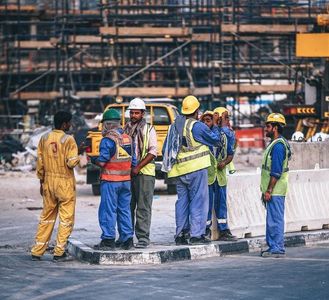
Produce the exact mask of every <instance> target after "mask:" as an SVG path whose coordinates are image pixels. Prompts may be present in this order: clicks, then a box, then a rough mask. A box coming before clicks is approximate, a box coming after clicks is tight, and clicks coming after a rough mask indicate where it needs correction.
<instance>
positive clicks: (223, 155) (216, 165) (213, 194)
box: [204, 107, 237, 241]
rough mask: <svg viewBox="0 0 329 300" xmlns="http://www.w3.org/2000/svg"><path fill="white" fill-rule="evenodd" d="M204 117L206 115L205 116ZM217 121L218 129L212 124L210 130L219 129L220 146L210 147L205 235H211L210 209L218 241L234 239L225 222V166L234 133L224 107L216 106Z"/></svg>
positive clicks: (232, 145)
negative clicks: (210, 161) (214, 220)
mask: <svg viewBox="0 0 329 300" xmlns="http://www.w3.org/2000/svg"><path fill="white" fill-rule="evenodd" d="M205 117H206V116H205ZM205 117H204V118H205ZM216 123H218V124H219V126H218V129H217V127H216V126H213V129H212V130H214V129H215V130H219V134H220V138H221V142H222V146H221V147H218V148H213V147H212V148H211V149H210V150H211V160H212V165H211V167H210V168H209V169H208V184H209V211H208V219H207V229H206V236H209V237H210V236H211V225H212V210H213V207H214V211H215V214H216V219H217V228H218V233H219V237H218V240H220V241H236V240H237V238H236V237H235V236H234V235H232V233H231V231H230V229H229V227H228V223H227V188H226V187H227V175H226V172H227V170H226V169H227V166H228V165H229V164H230V163H231V162H232V159H233V156H234V145H235V135H234V132H233V130H232V129H231V128H230V127H229V111H228V110H227V109H226V108H225V107H217V108H216V109H215V110H214V114H213V124H216Z"/></svg>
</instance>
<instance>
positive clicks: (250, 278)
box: [0, 173, 329, 300]
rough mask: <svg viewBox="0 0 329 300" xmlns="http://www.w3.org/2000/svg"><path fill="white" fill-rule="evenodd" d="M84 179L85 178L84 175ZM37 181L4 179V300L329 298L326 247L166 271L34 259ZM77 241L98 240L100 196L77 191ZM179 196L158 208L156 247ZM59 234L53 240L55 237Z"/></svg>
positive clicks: (0, 293) (170, 232) (0, 221)
mask: <svg viewBox="0 0 329 300" xmlns="http://www.w3.org/2000/svg"><path fill="white" fill-rule="evenodd" d="M81 177H83V175H82V176H81ZM38 188H39V186H38V181H37V180H36V178H35V175H34V174H32V173H28V174H17V173H15V174H14V173H9V174H7V173H6V174H3V175H2V176H1V178H0V190H1V193H0V207H1V210H0V299H1V300H2V299H97V300H99V299H157V300H159V299H329V243H327V244H319V245H313V246H312V247H310V246H307V247H299V248H288V249H287V257H286V258H284V259H274V258H266V259H265V258H261V257H259V254H258V253H252V254H241V255H234V256H226V257H214V258H208V259H202V260H194V261H182V262H174V263H167V264H161V265H134V266H104V265H101V266H100V265H89V264H87V263H81V262H78V261H73V262H67V263H53V262H52V255H51V254H49V253H48V254H46V255H45V256H44V257H43V261H41V262H34V261H31V259H30V253H29V249H30V246H31V245H32V244H33V240H34V234H35V231H36V227H37V224H38V219H39V215H40V211H41V207H42V200H41V197H40V195H39V193H38ZM77 193H78V200H77V208H76V225H75V228H74V232H73V234H72V237H73V238H76V239H79V240H81V241H83V242H86V243H88V242H90V243H91V242H97V241H98V240H99V234H100V229H99V227H98V222H97V209H98V203H99V197H94V196H92V195H91V189H90V186H87V185H86V184H84V183H83V182H80V183H78V185H77ZM175 199H176V197H175V196H168V195H166V194H165V193H164V192H163V187H161V186H160V187H159V189H157V192H156V195H155V197H154V202H153V218H152V230H151V231H152V232H153V233H152V234H153V236H152V241H153V242H154V243H155V244H158V243H160V242H161V243H162V244H166V243H172V242H173V236H174V228H175V226H174V203H175ZM54 238H55V235H53V239H54Z"/></svg>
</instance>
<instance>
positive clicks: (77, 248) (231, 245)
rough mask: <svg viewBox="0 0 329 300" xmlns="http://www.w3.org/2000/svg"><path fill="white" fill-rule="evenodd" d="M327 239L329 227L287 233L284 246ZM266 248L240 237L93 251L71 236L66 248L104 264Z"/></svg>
mask: <svg viewBox="0 0 329 300" xmlns="http://www.w3.org/2000/svg"><path fill="white" fill-rule="evenodd" d="M323 241H325V242H329V230H319V231H311V232H296V233H288V234H286V237H285V244H286V246H287V247H296V246H305V245H308V244H312V243H318V242H323ZM264 247H266V245H265V240H264V237H257V238H251V239H240V240H238V241H237V242H217V241H216V242H212V243H211V244H209V245H197V246H196V245H195V246H189V245H187V246H175V245H152V244H151V245H150V247H148V248H146V249H136V248H134V249H132V250H129V251H124V250H116V251H99V250H94V249H93V248H91V247H90V246H88V245H85V244H83V243H82V242H80V241H77V240H73V239H70V240H69V243H68V250H69V253H70V254H71V255H73V256H74V257H76V258H77V259H78V260H80V261H85V262H88V263H91V264H103V265H133V264H138V265H139V264H162V263H166V262H174V261H184V260H194V259H202V258H206V257H214V256H223V255H230V254H237V253H245V252H254V251H260V250H261V248H264Z"/></svg>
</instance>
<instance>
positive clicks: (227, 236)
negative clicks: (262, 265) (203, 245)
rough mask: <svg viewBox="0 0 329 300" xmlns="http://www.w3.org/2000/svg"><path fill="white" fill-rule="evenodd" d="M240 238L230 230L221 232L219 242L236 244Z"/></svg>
mask: <svg viewBox="0 0 329 300" xmlns="http://www.w3.org/2000/svg"><path fill="white" fill-rule="evenodd" d="M237 240H238V238H237V237H236V236H234V235H233V234H232V233H231V231H230V230H229V229H227V230H223V231H221V232H219V237H218V239H217V241H226V242H236V241H237Z"/></svg>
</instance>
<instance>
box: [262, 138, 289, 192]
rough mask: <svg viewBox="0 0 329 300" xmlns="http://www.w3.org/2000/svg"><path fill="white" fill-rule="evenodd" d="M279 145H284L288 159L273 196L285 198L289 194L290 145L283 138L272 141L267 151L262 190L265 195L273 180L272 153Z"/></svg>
mask: <svg viewBox="0 0 329 300" xmlns="http://www.w3.org/2000/svg"><path fill="white" fill-rule="evenodd" d="M277 143H282V144H283V145H284V147H285V150H286V158H285V160H284V161H283V172H282V174H281V177H280V178H279V180H278V181H277V182H276V184H275V186H274V188H273V191H272V193H271V195H273V196H285V195H286V194H287V190H288V171H289V168H288V152H289V151H288V145H287V141H286V140H285V139H283V138H278V139H275V140H274V141H272V142H271V143H270V144H269V145H268V146H267V148H266V149H265V152H264V155H263V160H262V172H261V184H260V189H261V191H262V193H263V194H264V193H265V192H266V191H267V188H268V184H269V182H270V179H271V175H270V174H271V165H272V157H271V151H272V149H273V146H274V145H275V144H277Z"/></svg>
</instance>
